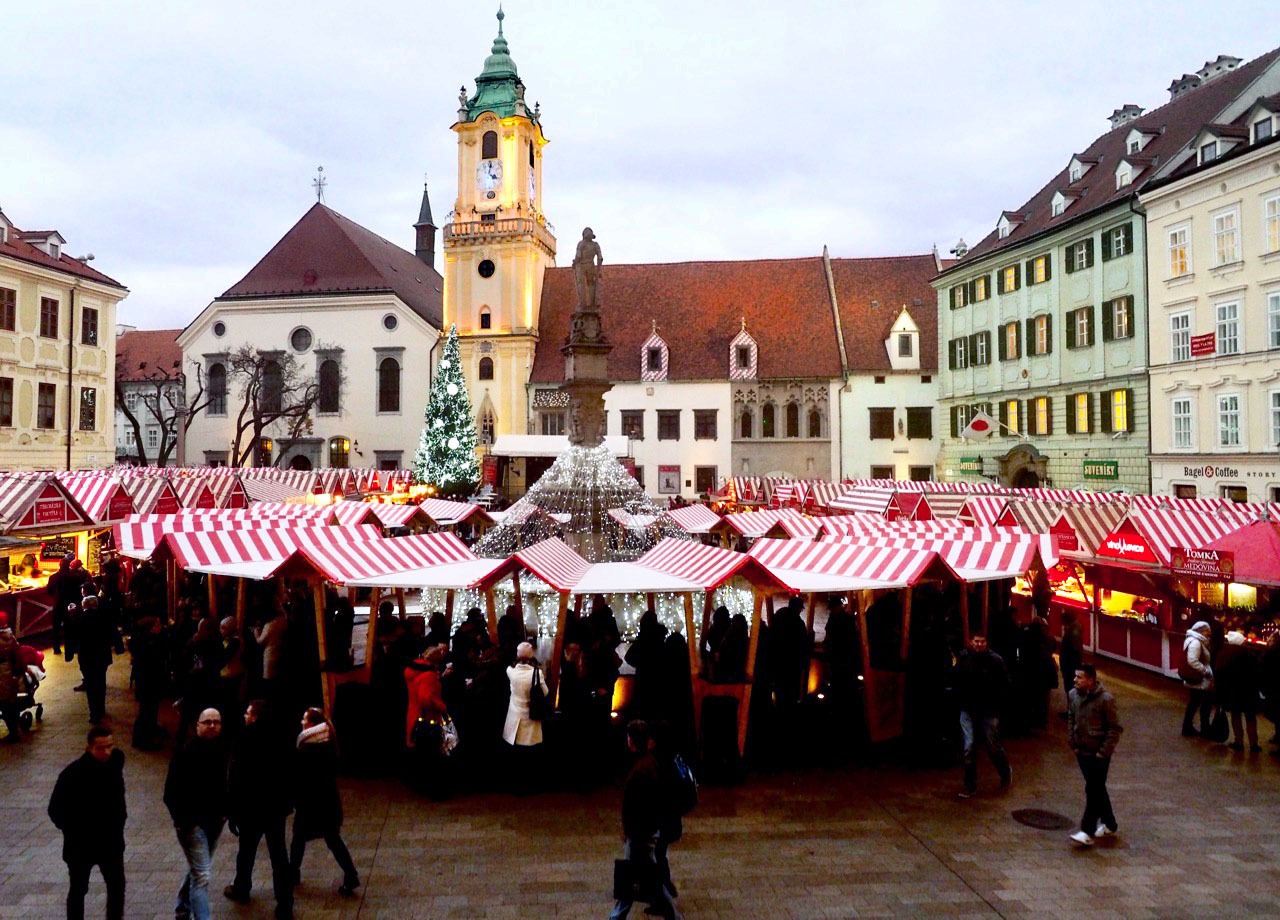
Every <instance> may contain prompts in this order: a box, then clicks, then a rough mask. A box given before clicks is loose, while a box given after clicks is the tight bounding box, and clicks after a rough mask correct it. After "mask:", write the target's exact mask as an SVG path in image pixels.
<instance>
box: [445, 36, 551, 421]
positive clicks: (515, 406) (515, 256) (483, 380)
mask: <svg viewBox="0 0 1280 920" xmlns="http://www.w3.org/2000/svg"><path fill="white" fill-rule="evenodd" d="M502 19H503V14H502V13H501V12H499V13H498V36H497V38H496V39H494V42H493V48H492V51H491V53H490V55H489V57H488V58H486V59H485V65H484V70H483V72H482V73H481V74H480V75H479V76H478V77H477V78H476V91H475V93H474V95H468V94H467V92H466V90H465V88H464V90H463V92H462V94H461V96H460V98H459V107H458V119H457V121H456V122H455V123H454V125H453V130H454V132H455V133H456V134H457V135H458V186H457V187H458V195H457V198H456V199H455V201H454V206H453V211H452V212H451V213H450V215H449V220H448V223H447V224H446V225H445V228H444V271H443V275H444V329H445V330H446V331H447V330H448V328H449V326H450V325H451V324H452V325H456V326H457V327H458V346H459V351H460V354H461V359H462V367H463V373H464V375H465V376H466V379H467V386H468V389H469V391H470V393H471V400H472V404H473V406H474V407H475V412H476V424H477V427H478V428H479V431H480V440H481V443H492V441H493V439H494V438H495V437H497V435H499V434H526V433H527V432H528V431H529V424H530V422H529V398H528V386H527V385H528V381H529V372H530V369H531V368H532V367H533V357H534V348H535V347H536V345H537V341H538V319H539V317H538V306H539V300H540V298H541V295H542V279H543V274H544V272H545V271H546V268H547V267H548V266H552V265H554V264H555V254H556V240H555V237H554V236H553V235H552V233H551V230H550V228H549V227H548V225H547V221H546V216H545V215H544V214H543V213H542V152H543V148H544V147H545V146H546V144H547V139H546V137H545V136H544V135H543V133H542V124H541V115H540V113H539V112H538V110H537V109H536V108H530V107H528V106H527V105H526V104H525V100H524V92H525V87H524V84H523V83H522V82H521V81H520V78H519V76H518V74H517V72H516V66H515V62H513V61H512V60H511V56H510V54H509V53H508V47H507V41H506V38H505V37H504V36H503V34H502Z"/></svg>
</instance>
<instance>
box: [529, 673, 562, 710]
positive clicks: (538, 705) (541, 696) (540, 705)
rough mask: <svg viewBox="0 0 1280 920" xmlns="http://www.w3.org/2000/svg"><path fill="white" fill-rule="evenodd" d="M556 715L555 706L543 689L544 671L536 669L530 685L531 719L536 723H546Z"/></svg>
mask: <svg viewBox="0 0 1280 920" xmlns="http://www.w3.org/2000/svg"><path fill="white" fill-rule="evenodd" d="M555 714H556V709H555V706H553V705H552V704H551V699H550V697H549V696H548V695H547V693H546V692H545V691H543V689H542V671H541V669H539V668H536V667H535V668H534V669H533V681H532V683H530V684H529V718H530V719H532V720H533V721H534V722H545V721H547V720H548V719H550V718H551V717H552V716H554V715H555Z"/></svg>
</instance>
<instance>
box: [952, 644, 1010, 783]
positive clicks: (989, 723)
mask: <svg viewBox="0 0 1280 920" xmlns="http://www.w3.org/2000/svg"><path fill="white" fill-rule="evenodd" d="M951 680H952V683H951V686H952V689H954V690H955V694H956V703H957V705H958V706H959V708H960V733H961V735H962V737H963V738H964V789H962V790H961V791H960V798H962V799H969V798H973V796H974V795H975V794H977V791H978V742H979V741H981V742H982V746H983V747H985V748H986V749H987V754H988V756H990V757H991V763H992V764H993V765H994V766H995V768H996V772H997V773H999V774H1000V788H1002V789H1008V788H1009V785H1010V784H1011V783H1012V782H1013V771H1012V770H1011V769H1010V767H1009V758H1008V757H1006V756H1005V753H1004V746H1003V745H1001V743H1000V710H1001V709H1002V708H1003V706H1004V702H1005V698H1006V697H1007V696H1008V694H1009V672H1008V670H1007V669H1006V668H1005V665H1004V659H1003V658H1001V657H1000V656H999V655H997V654H996V653H995V652H993V651H991V650H990V649H989V648H987V637H986V636H984V635H982V634H981V633H976V634H974V636H973V637H972V638H970V639H969V648H968V649H966V650H965V651H963V652H961V653H960V655H959V657H958V658H957V659H956V666H955V669H954V671H953V673H952V677H951Z"/></svg>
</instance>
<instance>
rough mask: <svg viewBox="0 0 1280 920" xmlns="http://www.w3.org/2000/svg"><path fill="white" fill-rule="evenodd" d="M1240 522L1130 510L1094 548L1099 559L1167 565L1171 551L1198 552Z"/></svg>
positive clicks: (1151, 509)
mask: <svg viewBox="0 0 1280 920" xmlns="http://www.w3.org/2000/svg"><path fill="white" fill-rule="evenodd" d="M1243 524H1244V522H1242V521H1240V520H1238V519H1236V518H1220V517H1217V516H1216V515H1205V514H1187V513H1184V512H1180V511H1162V510H1158V509H1155V508H1143V509H1136V510H1130V512H1129V514H1128V515H1126V516H1125V518H1124V520H1122V521H1121V522H1120V523H1119V524H1118V525H1116V527H1115V529H1114V530H1112V531H1111V532H1110V533H1109V534H1107V535H1106V537H1104V538H1103V540H1102V542H1101V543H1100V544H1099V545H1098V549H1097V555H1098V557H1099V558H1101V559H1109V560H1116V561H1119V562H1138V563H1146V564H1148V565H1162V566H1167V565H1169V561H1170V550H1172V549H1173V548H1174V547H1185V548H1189V549H1199V548H1201V547H1204V546H1207V545H1208V544H1209V543H1212V542H1213V541H1214V540H1217V539H1219V538H1220V537H1225V536H1226V535H1227V534H1229V533H1232V532H1234V531H1236V530H1239V529H1240V528H1241V527H1242V526H1243Z"/></svg>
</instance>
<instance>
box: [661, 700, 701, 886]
mask: <svg viewBox="0 0 1280 920" xmlns="http://www.w3.org/2000/svg"><path fill="white" fill-rule="evenodd" d="M673 741H674V737H673V732H672V730H671V727H670V726H669V725H667V724H666V723H665V722H659V723H656V724H655V725H654V726H653V756H654V758H655V759H656V760H657V762H658V776H659V778H660V779H661V781H662V784H663V790H662V802H661V805H662V814H661V816H660V818H659V821H658V836H657V838H656V840H655V841H654V845H653V858H654V862H655V863H656V865H657V867H658V881H659V882H660V883H661V884H662V885H664V886H666V889H667V891H669V892H671V897H673V898H677V897H679V896H680V893H679V891H677V890H676V886H675V883H674V882H672V881H671V863H670V862H669V861H668V857H667V851H668V850H669V849H670V847H671V844H673V843H678V842H679V840H680V838H681V837H683V836H684V816H685V815H687V814H688V813H689V812H691V811H693V809H694V807H695V806H696V805H697V804H698V780H697V778H696V777H695V776H694V774H693V769H692V768H691V767H690V766H689V763H688V761H686V760H685V759H684V756H683V755H681V754H680V753H679V751H677V750H676V748H675V745H674V743H673Z"/></svg>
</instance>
